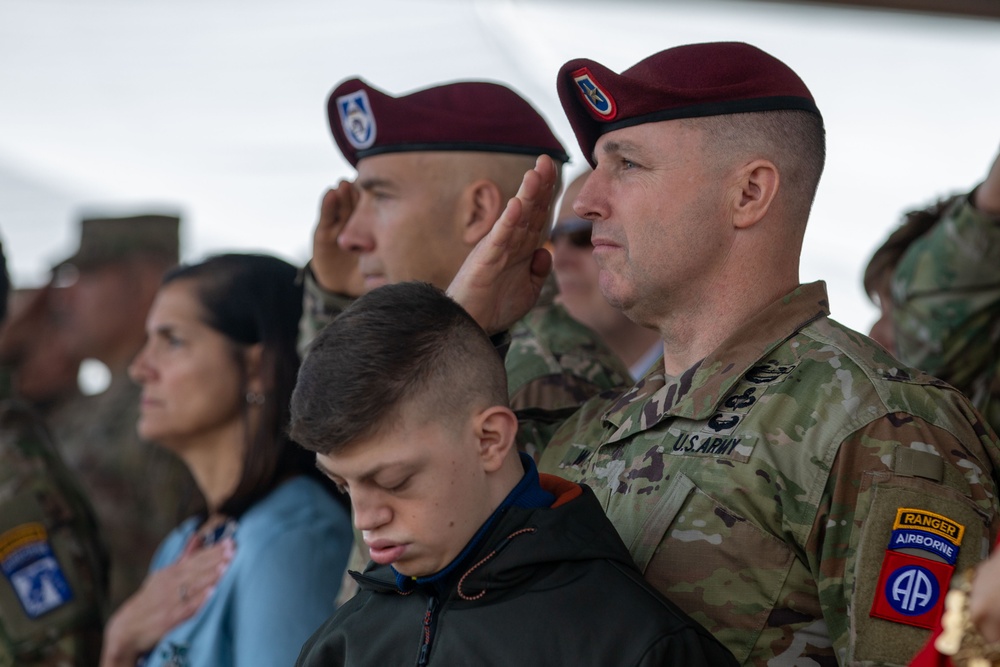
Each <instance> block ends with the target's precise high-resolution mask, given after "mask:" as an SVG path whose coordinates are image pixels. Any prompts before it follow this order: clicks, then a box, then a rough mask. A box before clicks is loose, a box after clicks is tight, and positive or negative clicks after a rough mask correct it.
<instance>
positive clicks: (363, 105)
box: [327, 78, 569, 166]
mask: <svg viewBox="0 0 1000 667" xmlns="http://www.w3.org/2000/svg"><path fill="white" fill-rule="evenodd" d="M327 112H328V115H329V119H330V130H331V131H332V132H333V138H334V139H335V140H336V141H337V146H338V147H339V148H340V151H341V153H343V154H344V157H345V158H346V159H347V161H348V162H350V163H351V164H352V165H354V166H357V164H358V160H361V159H362V158H366V157H368V156H371V155H381V154H384V153H401V152H408V151H480V152H486V153H513V154H518V155H541V154H543V153H544V154H546V155H549V156H551V157H552V158H554V159H556V160H560V161H562V162H566V161H567V160H568V159H569V156H568V155H567V154H566V150H565V148H563V145H562V144H561V143H559V140H558V139H556V136H555V135H554V134H553V133H552V130H551V129H549V126H548V123H546V122H545V119H544V118H542V116H541V114H539V113H538V112H537V111H535V109H534V108H533V107H532V106H531V105H530V104H529V103H528V102H527V101H526V100H524V98H522V97H521V96H520V95H518V94H517V93H515V92H514V91H513V90H511V89H510V88H507V87H506V86H502V85H500V84H496V83H488V82H485V81H460V82H455V83H446V84H442V85H440V86H433V87H431V88H425V89H423V90H419V91H416V92H413V93H410V94H408V95H400V96H399V97H393V96H392V95H389V94H388V93H385V92H383V91H381V90H379V89H378V88H375V87H374V86H372V85H370V84H368V83H367V82H365V81H363V80H362V79H357V78H353V79H348V80H347V81H344V82H342V83H340V84H339V85H338V86H337V87H336V88H334V89H333V92H332V93H330V98H329V100H328V101H327Z"/></svg>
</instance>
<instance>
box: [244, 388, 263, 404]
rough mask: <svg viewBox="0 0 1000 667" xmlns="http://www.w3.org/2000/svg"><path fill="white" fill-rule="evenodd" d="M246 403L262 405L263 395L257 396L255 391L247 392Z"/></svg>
mask: <svg viewBox="0 0 1000 667" xmlns="http://www.w3.org/2000/svg"><path fill="white" fill-rule="evenodd" d="M247 403H249V404H250V405H264V394H258V393H257V392H255V391H248V392H247Z"/></svg>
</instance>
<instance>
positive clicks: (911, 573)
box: [869, 551, 955, 629]
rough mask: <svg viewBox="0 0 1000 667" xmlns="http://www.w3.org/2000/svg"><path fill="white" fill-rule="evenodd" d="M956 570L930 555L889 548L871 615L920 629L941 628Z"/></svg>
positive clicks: (883, 563) (876, 588) (883, 562)
mask: <svg viewBox="0 0 1000 667" xmlns="http://www.w3.org/2000/svg"><path fill="white" fill-rule="evenodd" d="M954 570H955V568H954V567H952V566H951V565H946V564H944V563H939V562H937V561H934V560H929V559H927V558H920V557H919V556H911V555H909V554H904V553H900V552H898V551H887V552H886V554H885V560H884V561H882V571H881V572H880V573H879V577H878V584H877V585H876V587H875V600H874V601H873V602H872V608H871V612H869V613H870V615H871V616H874V617H876V618H884V619H885V620H887V621H893V622H895V623H903V624H905V625H913V626H915V627H918V628H928V629H932V628H935V627H937V623H938V620H939V619H940V618H941V612H942V611H944V598H945V594H946V593H947V592H948V584H949V583H950V581H951V575H952V572H954Z"/></svg>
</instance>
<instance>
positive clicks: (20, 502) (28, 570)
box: [0, 404, 107, 667]
mask: <svg viewBox="0 0 1000 667" xmlns="http://www.w3.org/2000/svg"><path fill="white" fill-rule="evenodd" d="M0 488H2V489H3V492H2V497H0V571H2V574H3V576H2V577H0V665H19V666H22V667H54V666H56V665H96V664H97V662H98V658H99V656H100V648H101V634H102V629H103V621H104V617H105V615H106V614H107V560H106V556H105V551H104V548H103V546H102V543H101V541H100V539H99V537H98V530H97V523H96V520H95V519H94V515H93V512H92V511H91V509H90V507H89V505H88V503H87V501H86V500H85V499H84V497H83V494H82V492H81V491H80V490H79V488H78V486H77V484H76V483H75V481H74V479H73V478H72V476H71V474H70V473H69V471H68V469H66V467H65V466H64V465H63V463H62V460H61V459H60V458H59V456H58V454H57V453H56V450H55V448H54V447H53V446H52V443H51V442H50V440H49V436H48V433H47V432H46V431H45V429H44V428H43V427H42V426H41V424H40V423H39V422H38V421H37V419H36V418H35V417H34V416H33V414H32V413H30V412H28V411H26V410H24V409H21V408H18V407H14V406H12V405H10V404H8V405H6V406H4V407H0Z"/></svg>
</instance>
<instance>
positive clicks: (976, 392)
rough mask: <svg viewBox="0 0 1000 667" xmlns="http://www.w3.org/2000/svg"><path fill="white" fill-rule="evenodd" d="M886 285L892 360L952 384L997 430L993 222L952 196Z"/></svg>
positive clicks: (997, 273)
mask: <svg viewBox="0 0 1000 667" xmlns="http://www.w3.org/2000/svg"><path fill="white" fill-rule="evenodd" d="M890 284H891V292H892V300H893V311H892V312H893V325H894V327H895V330H896V345H897V352H898V354H899V358H900V359H902V360H903V361H905V362H906V363H907V364H909V365H911V366H915V367H917V368H920V369H922V370H924V371H927V372H928V373H930V374H931V375H936V376H937V377H939V378H941V379H943V380H945V381H947V382H949V383H951V384H953V385H955V386H956V387H958V388H959V389H960V390H962V392H963V393H965V395H966V396H968V397H969V399H970V400H971V401H972V403H973V405H975V406H976V407H977V408H979V410H980V411H982V413H983V414H984V415H985V417H986V420H987V421H988V422H989V423H990V425H991V426H993V429H994V430H996V431H1000V219H998V218H996V217H992V216H989V215H986V214H984V213H982V212H980V211H978V210H977V209H976V208H974V207H973V206H972V204H971V203H970V202H969V197H967V196H965V197H960V198H958V199H957V200H956V201H954V202H953V203H952V204H951V206H950V207H949V208H948V209H946V210H945V211H944V213H943V215H942V217H941V219H940V220H939V221H938V222H937V223H936V224H935V225H934V226H933V227H932V228H931V229H930V230H929V231H928V232H926V233H924V234H923V235H922V236H920V238H918V239H916V240H915V241H914V242H913V243H912V244H911V245H910V246H909V247H908V248H907V250H906V252H905V253H904V254H903V255H902V257H901V258H900V260H899V262H898V264H897V265H896V268H895V270H894V272H893V274H892V279H891V283H890Z"/></svg>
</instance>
